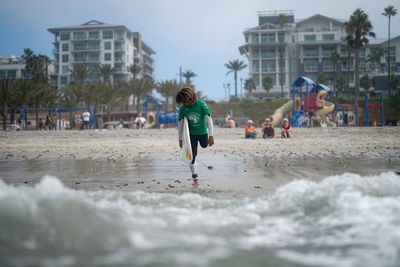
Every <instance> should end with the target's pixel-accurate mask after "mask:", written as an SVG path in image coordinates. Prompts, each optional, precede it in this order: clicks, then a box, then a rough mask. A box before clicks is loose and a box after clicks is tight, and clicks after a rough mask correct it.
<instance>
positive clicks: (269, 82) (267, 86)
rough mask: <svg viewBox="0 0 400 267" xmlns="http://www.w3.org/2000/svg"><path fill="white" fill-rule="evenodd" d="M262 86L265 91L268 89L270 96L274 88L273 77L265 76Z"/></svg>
mask: <svg viewBox="0 0 400 267" xmlns="http://www.w3.org/2000/svg"><path fill="white" fill-rule="evenodd" d="M262 87H263V88H264V90H265V91H267V96H268V97H269V90H271V88H272V78H271V77H269V76H267V77H264V79H263V80H262Z"/></svg>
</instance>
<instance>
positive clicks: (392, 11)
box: [382, 6, 397, 95]
mask: <svg viewBox="0 0 400 267" xmlns="http://www.w3.org/2000/svg"><path fill="white" fill-rule="evenodd" d="M384 11H385V12H383V13H382V15H384V16H385V17H388V48H387V53H388V56H387V60H388V61H387V63H388V88H389V95H390V87H391V86H390V19H391V17H394V16H396V15H397V9H396V8H395V7H394V6H388V7H386V8H385V9H384Z"/></svg>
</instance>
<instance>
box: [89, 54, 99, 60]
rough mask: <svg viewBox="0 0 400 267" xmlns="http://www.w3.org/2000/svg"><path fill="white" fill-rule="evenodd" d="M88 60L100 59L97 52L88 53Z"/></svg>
mask: <svg viewBox="0 0 400 267" xmlns="http://www.w3.org/2000/svg"><path fill="white" fill-rule="evenodd" d="M89 61H91V62H98V61H100V56H99V54H89Z"/></svg>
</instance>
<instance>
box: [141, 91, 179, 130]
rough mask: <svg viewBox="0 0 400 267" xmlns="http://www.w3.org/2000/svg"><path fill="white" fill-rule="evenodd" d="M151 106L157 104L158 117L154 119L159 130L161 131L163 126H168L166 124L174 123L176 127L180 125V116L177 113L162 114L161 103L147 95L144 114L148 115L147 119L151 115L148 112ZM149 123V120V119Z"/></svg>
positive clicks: (144, 101) (143, 105) (144, 102)
mask: <svg viewBox="0 0 400 267" xmlns="http://www.w3.org/2000/svg"><path fill="white" fill-rule="evenodd" d="M149 104H155V106H156V116H155V118H153V119H154V120H155V121H156V122H155V123H156V125H157V129H160V125H161V124H166V123H174V124H176V126H177V125H178V116H177V113H161V111H160V110H161V105H162V104H161V101H160V100H159V99H157V98H155V97H153V96H151V95H147V96H146V97H145V99H144V100H143V104H142V107H143V109H142V110H143V113H145V114H146V116H147V117H149V115H150V113H149V112H148V106H149ZM148 121H149V119H148Z"/></svg>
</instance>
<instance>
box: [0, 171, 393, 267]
mask: <svg viewBox="0 0 400 267" xmlns="http://www.w3.org/2000/svg"><path fill="white" fill-rule="evenodd" d="M399 179H400V177H399V176H397V175H396V174H394V173H391V172H387V173H381V174H380V175H376V176H359V175H356V174H350V173H346V174H343V175H339V176H332V177H327V178H325V179H324V180H323V181H322V182H320V183H315V182H312V181H308V180H298V181H293V182H291V183H289V184H287V185H285V186H282V187H281V188H279V189H278V190H277V191H276V192H274V193H272V194H269V195H265V196H262V197H257V198H245V199H233V198H232V199H224V200H221V199H212V198H209V197H204V196H201V195H199V194H193V193H188V194H181V195H177V194H167V193H146V192H140V191H137V192H115V191H90V192H85V191H76V190H72V189H69V188H67V187H65V186H64V185H63V184H62V183H61V182H60V181H59V180H58V179H57V178H54V177H44V178H43V179H42V181H41V182H40V183H38V184H37V185H35V186H33V187H29V186H19V187H15V186H11V185H7V184H5V183H4V182H2V181H1V180H0V229H1V231H0V244H2V246H1V247H0V265H1V266H31V265H42V266H89V265H90V266H113V265H128V266H131V265H134V266H149V265H151V266H223V265H229V266H235V265H236V266H240V262H242V259H243V260H244V261H245V262H247V266H259V265H265V264H266V263H267V262H269V263H271V264H272V263H273V265H274V266H287V265H293V266H302V265H310V266H398V265H399V263H400V259H399V254H398V251H399V249H400V230H399V229H398V225H399V223H400V183H399ZM199 255H201V256H199ZM237 255H240V257H241V260H240V261H238V260H237V259H236V258H237ZM266 255H268V257H267V256H266Z"/></svg>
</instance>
